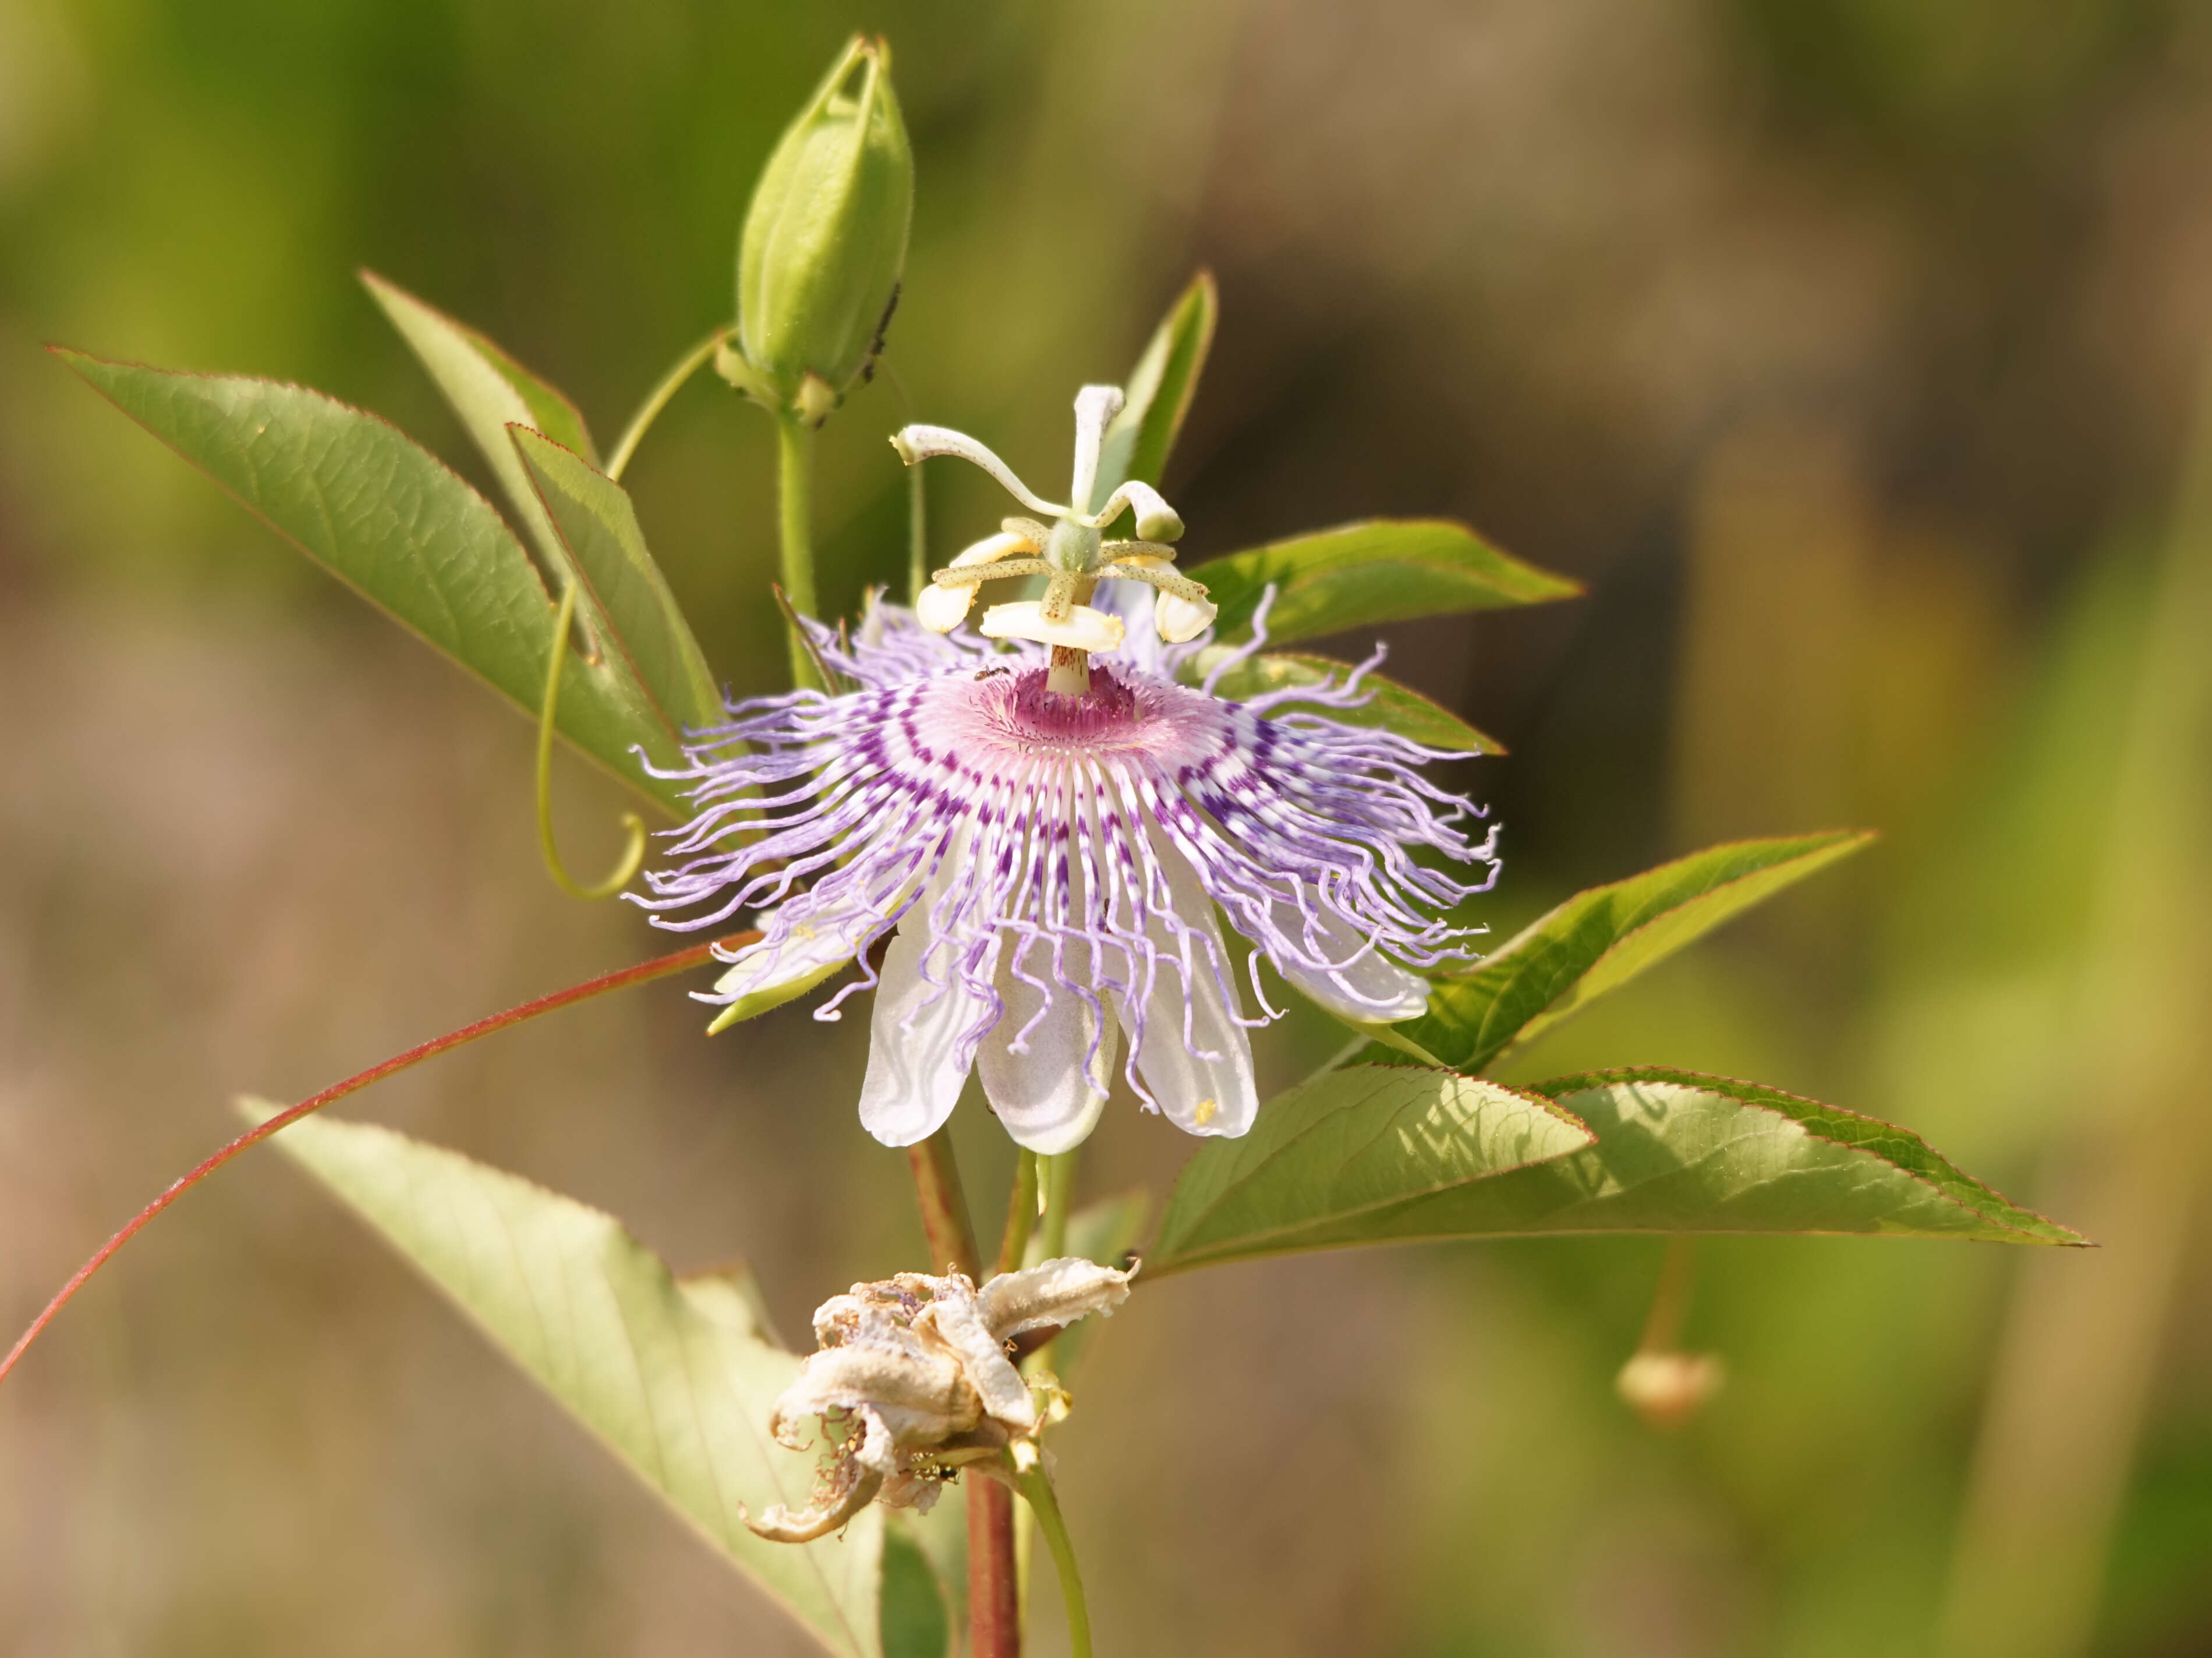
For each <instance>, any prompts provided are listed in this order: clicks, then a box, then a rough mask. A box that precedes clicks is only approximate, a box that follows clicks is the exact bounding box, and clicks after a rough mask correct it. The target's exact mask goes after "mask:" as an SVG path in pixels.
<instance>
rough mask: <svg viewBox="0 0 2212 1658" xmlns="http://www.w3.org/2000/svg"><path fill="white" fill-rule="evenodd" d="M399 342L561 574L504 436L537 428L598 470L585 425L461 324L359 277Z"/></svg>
mask: <svg viewBox="0 0 2212 1658" xmlns="http://www.w3.org/2000/svg"><path fill="white" fill-rule="evenodd" d="M361 280H362V286H363V287H365V288H368V291H369V294H370V295H371V297H373V298H374V300H375V301H376V302H377V304H378V306H379V307H381V308H382V310H383V312H384V314H385V315H386V317H387V318H389V319H391V322H392V326H393V327H394V328H396V329H398V331H399V337H401V338H402V339H404V340H405V341H406V342H407V343H408V345H409V346H410V348H411V349H413V351H414V353H415V355H416V358H417V359H418V360H419V361H421V362H422V367H424V368H425V369H426V370H428V373H429V375H430V378H431V380H434V381H435V382H436V384H437V387H438V389H439V390H440V391H441V392H444V393H445V394H446V401H447V403H449V404H452V405H453V412H454V414H456V415H458V416H459V417H460V422H461V425H462V427H463V428H464V429H465V430H466V431H467V433H468V434H469V438H470V440H471V441H472V442H473V443H475V445H476V446H477V449H479V450H480V451H482V452H483V458H484V460H485V462H486V464H487V465H489V466H490V467H491V470H492V476H493V477H496V478H497V479H498V480H499V484H500V488H501V489H504V490H505V491H506V492H507V500H508V501H510V502H511V503H513V507H514V511H515V513H516V515H517V516H518V517H519V518H520V520H521V522H522V525H523V527H524V528H525V529H526V531H529V534H530V537H531V541H532V544H534V545H535V546H536V547H537V548H538V550H539V552H541V553H542V554H544V556H545V557H546V558H547V559H548V560H549V561H550V562H552V563H553V565H554V567H555V568H558V566H559V562H560V555H559V553H558V551H557V550H556V539H555V537H554V535H553V531H552V526H551V525H550V524H549V523H548V522H547V521H546V517H545V509H544V507H541V506H540V505H539V504H538V496H537V495H536V493H535V492H534V491H533V490H532V489H531V487H530V478H529V475H528V474H527V473H526V471H524V470H523V467H522V464H521V462H520V460H519V459H517V458H516V456H515V452H514V449H513V446H512V445H511V444H509V443H508V441H507V428H508V427H510V426H514V425H522V426H528V427H531V428H535V429H536V430H538V431H540V432H543V433H544V434H545V435H546V436H548V437H550V438H551V439H552V440H554V441H555V442H556V443H558V444H560V445H561V446H562V447H563V448H566V449H568V450H570V451H572V452H574V453H576V454H580V455H582V456H583V457H585V459H587V460H591V461H592V462H594V463H596V461H597V452H596V451H595V450H594V449H593V448H592V434H590V433H589V432H587V431H586V430H585V428H584V417H583V416H582V415H580V414H579V413H578V412H577V410H576V406H575V405H574V404H572V403H570V402H569V401H568V398H566V397H564V396H562V394H561V393H560V392H557V391H556V390H555V389H554V388H553V387H552V386H550V385H548V384H546V382H544V380H540V379H538V376H536V375H535V374H532V373H531V372H530V371H529V370H528V369H526V368H525V367H523V366H522V365H521V364H520V363H519V362H517V361H515V360H514V359H513V357H511V356H509V355H507V353H506V352H505V351H503V350H501V349H500V348H499V347H498V346H496V345H495V344H493V343H492V342H491V341H490V340H489V339H488V338H486V337H484V336H483V335H482V334H479V333H478V332H477V331H476V330H475V329H473V328H470V327H468V326H466V325H464V324H461V323H459V322H456V321H454V320H453V318H451V317H449V316H447V314H446V313H444V312H442V311H440V310H439V309H437V308H436V307H435V306H431V305H427V304H425V303H424V302H423V301H421V300H418V299H416V297H415V295H412V294H410V293H409V292H408V291H407V290H406V289H405V288H401V287H399V286H398V285H397V284H396V283H393V282H386V280H385V279H384V278H383V277H381V276H378V275H377V274H376V273H375V272H374V270H363V271H362V273H361Z"/></svg>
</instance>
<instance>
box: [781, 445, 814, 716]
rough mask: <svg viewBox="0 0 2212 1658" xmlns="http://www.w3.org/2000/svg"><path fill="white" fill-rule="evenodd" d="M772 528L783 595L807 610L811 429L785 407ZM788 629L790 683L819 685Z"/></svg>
mask: <svg viewBox="0 0 2212 1658" xmlns="http://www.w3.org/2000/svg"><path fill="white" fill-rule="evenodd" d="M775 459H776V468H775V499H776V531H777V542H778V547H779V550H780V552H781V560H782V567H783V592H784V597H785V598H787V599H788V600H789V601H790V604H791V608H792V609H793V610H796V611H797V612H798V613H799V615H800V616H812V615H813V614H814V613H815V610H816V608H817V604H816V600H815V597H814V527H813V523H814V434H813V432H812V430H811V428H809V427H808V426H807V424H806V422H805V421H804V420H802V419H801V418H800V417H799V416H797V415H795V414H793V413H792V412H791V411H790V410H787V409H780V410H776V411H775ZM790 635H791V683H793V685H794V686H795V687H797V688H798V689H800V690H803V691H818V690H821V689H824V688H823V683H822V675H821V673H820V671H818V670H817V668H816V667H815V665H814V656H813V653H811V651H809V650H808V649H807V648H806V641H805V638H804V637H803V636H802V635H800V633H799V630H798V629H791V630H790Z"/></svg>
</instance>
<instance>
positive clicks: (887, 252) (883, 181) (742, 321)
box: [722, 36, 914, 424]
mask: <svg viewBox="0 0 2212 1658" xmlns="http://www.w3.org/2000/svg"><path fill="white" fill-rule="evenodd" d="M856 79H857V81H858V85H857V87H855V85H854V82H855V80H856ZM913 217H914V152H913V150H912V149H910V148H909V147H908V143H907V137H906V124H905V123H904V122H903V121H902V119H901V118H900V117H899V106H898V100H897V98H896V97H895V96H894V95H893V94H892V92H891V81H890V47H889V46H886V45H885V44H884V42H883V41H881V40H869V39H863V38H861V37H859V36H855V37H854V40H853V43H852V44H851V45H850V46H847V47H846V48H845V53H844V56H843V57H842V58H839V59H838V60H837V64H836V68H835V69H833V70H830V71H829V78H828V79H827V80H825V81H824V82H823V83H822V86H821V88H820V89H819V90H818V91H817V92H816V93H815V94H814V97H813V99H812V100H811V102H809V103H808V105H807V106H806V107H805V109H804V110H802V111H801V112H799V118H798V119H797V120H795V121H793V123H792V124H791V126H790V128H789V129H788V130H787V131H786V132H785V133H784V135H783V138H782V140H781V143H778V144H777V145H776V148H775V155H771V156H770V157H769V163H768V167H767V168H766V169H765V170H764V171H763V173H762V174H761V178H760V183H759V184H758V185H757V186H756V187H755V188H754V191H753V199H752V205H751V207H750V209H748V210H747V211H746V213H745V227H744V234H743V235H742V236H741V237H740V238H739V239H738V339H737V349H736V350H735V351H734V352H732V351H727V350H726V351H725V353H724V354H723V361H722V367H723V370H724V373H725V374H727V375H728V376H729V378H730V379H731V380H733V381H734V382H736V383H737V384H738V386H739V387H740V388H741V389H743V390H744V391H746V392H750V393H751V394H752V395H753V396H755V397H757V398H760V399H761V400H762V401H763V402H765V403H769V404H771V405H772V406H775V407H778V408H785V409H791V410H796V411H798V412H799V414H801V415H803V416H805V417H806V418H807V419H808V420H809V421H811V422H815V423H816V424H819V423H820V422H822V421H823V420H824V419H825V418H827V417H828V416H829V411H830V410H832V409H834V408H836V406H837V404H838V403H839V401H840V400H842V398H843V397H844V395H845V393H846V392H848V391H850V390H851V389H852V388H853V386H854V384H855V383H856V382H858V381H860V380H865V379H866V377H867V376H868V374H869V373H870V372H871V371H872V368H873V367H874V363H875V357H876V353H877V352H878V350H880V349H882V346H883V335H884V327H885V325H888V324H889V323H890V313H891V308H892V307H893V306H895V305H896V303H897V301H898V286H899V273H900V271H901V270H902V269H903V268H904V266H905V264H906V241H907V229H908V225H909V224H910V223H911V222H912V220H913ZM732 359H736V361H733V360H732Z"/></svg>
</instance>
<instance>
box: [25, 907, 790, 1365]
mask: <svg viewBox="0 0 2212 1658" xmlns="http://www.w3.org/2000/svg"><path fill="white" fill-rule="evenodd" d="M759 937H760V934H759V933H757V932H744V933H738V934H736V935H734V936H732V937H731V938H720V939H717V940H715V941H714V944H723V945H726V946H728V947H730V948H732V949H734V948H736V947H737V946H738V945H739V944H750V943H751V942H752V941H753V940H754V939H756V938H759ZM714 944H694V945H692V946H691V947H690V949H688V950H677V951H675V952H673V953H672V954H671V955H667V956H656V957H653V960H651V961H649V962H640V963H638V964H637V965H636V966H635V967H626V968H623V969H619V970H618V971H617V972H613V973H609V974H606V975H604V976H602V977H600V978H597V979H587V980H586V981H584V982H583V983H582V984H580V985H570V986H569V987H568V988H567V989H566V990H556V991H555V992H554V993H552V994H551V995H550V996H540V997H539V998H538V999H537V1000H536V1001H532V1002H525V1003H523V1004H522V1005H520V1006H519V1007H510V1008H508V1009H507V1011H506V1012H504V1013H495V1014H493V1015H492V1016H491V1017H489V1018H484V1019H478V1020H477V1022H476V1023H474V1024H465V1025H463V1026H462V1027H461V1028H460V1029H459V1030H449V1031H447V1033H446V1034H445V1035H442V1036H434V1037H432V1038H431V1039H430V1040H429V1041H428V1042H424V1043H423V1044H422V1046H421V1047H419V1048H409V1049H408V1050H407V1051H406V1052H405V1053H404V1054H394V1055H393V1056H392V1058H390V1059H388V1060H384V1061H383V1062H382V1063H380V1064H378V1065H373V1066H369V1068H368V1070H366V1071H363V1072H359V1073H358V1074H357V1075H355V1076H351V1077H348V1078H346V1079H345V1080H344V1081H343V1082H342V1083H336V1084H332V1085H331V1086H330V1087H328V1088H325V1090H323V1091H322V1092H321V1093H319V1094H314V1095H311V1096H308V1097H307V1098H306V1099H304V1100H301V1102H299V1104H297V1105H295V1106H293V1107H291V1108H289V1109H288V1110H284V1111H280V1112H278V1113H277V1114H276V1115H275V1116H273V1117H271V1118H270V1119H269V1121H267V1122H264V1123H263V1124H261V1125H260V1127H257V1128H249V1129H247V1130H246V1133H243V1134H240V1136H239V1137H238V1138H237V1139H234V1140H233V1141H231V1143H230V1144H229V1145H226V1146H224V1147H223V1148H222V1151H218V1152H216V1154H215V1155H214V1156H213V1157H210V1158H208V1159H207V1161H206V1162H204V1163H201V1164H200V1165H199V1166H198V1167H197V1168H196V1169H193V1170H192V1171H191V1173H190V1174H188V1175H185V1176H183V1177H182V1178H181V1179H179V1180H178V1181H175V1182H174V1183H173V1184H172V1185H171V1186H170V1187H169V1188H168V1190H167V1191H166V1192H164V1193H161V1196H160V1197H158V1198H155V1199H154V1201H153V1202H151V1203H149V1204H148V1205H147V1206H145V1207H144V1208H143V1209H141V1210H140V1211H139V1212H137V1214H136V1215H133V1216H132V1217H131V1219H130V1220H129V1221H128V1222H127V1223H126V1224H125V1226H124V1228H123V1230H121V1231H119V1232H118V1233H117V1234H116V1235H115V1236H113V1237H112V1238H110V1239H108V1241H107V1242H106V1243H104V1244H102V1245H101V1246H100V1253H99V1254H95V1255H94V1256H93V1258H92V1259H91V1260H88V1261H87V1262H85V1264H84V1265H83V1266H80V1267H78V1268H77V1269H76V1275H75V1276H74V1277H72V1278H70V1281H69V1282H68V1283H67V1284H64V1285H62V1287H61V1291H60V1293H59V1294H58V1295H56V1296H55V1297H54V1298H53V1299H52V1301H50V1302H48V1303H46V1310H45V1311H44V1312H42V1313H40V1315H38V1317H36V1318H35V1319H33V1320H32V1321H31V1327H30V1328H29V1329H27V1330H26V1331H24V1332H23V1333H22V1335H21V1337H20V1338H19V1339H17V1341H16V1343H15V1345H14V1346H13V1347H11V1348H9V1350H8V1357H5V1358H0V1382H5V1381H6V1380H7V1379H8V1375H9V1372H10V1371H11V1370H14V1369H15V1363H16V1361H17V1360H19V1359H20V1358H21V1357H23V1355H24V1353H25V1352H26V1351H28V1350H29V1348H30V1345H31V1344H32V1343H33V1342H34V1341H36V1340H37V1339H39V1335H40V1332H41V1331H43V1330H44V1329H45V1328H46V1326H48V1325H49V1324H51V1323H52V1322H53V1321H54V1315H56V1314H58V1313H59V1312H60V1311H61V1309H63V1308H64V1307H66V1306H67V1305H69V1302H70V1297H72V1296H74V1295H76V1292H77V1291H79V1290H82V1288H84V1286H85V1284H86V1282H87V1280H88V1279H89V1278H91V1277H92V1275H93V1274H94V1272H98V1271H99V1270H100V1268H101V1267H103V1266H106V1265H107V1263H108V1261H109V1260H112V1258H113V1257H114V1255H115V1253H116V1251H118V1249H120V1248H123V1246H124V1245H125V1244H126V1243H128V1242H131V1239H132V1238H134V1237H136V1236H138V1234H139V1233H140V1232H141V1231H143V1230H144V1229H145V1226H146V1224H147V1223H148V1222H149V1221H150V1220H152V1219H153V1218H154V1217H155V1216H156V1215H158V1214H160V1213H161V1212H162V1211H163V1210H164V1209H167V1207H168V1206H170V1205H171V1204H173V1203H174V1202H175V1201H176V1200H177V1199H179V1198H180V1197H182V1196H184V1194H185V1193H187V1192H189V1191H191V1189H192V1187H195V1186H197V1185H198V1184H199V1183H200V1182H201V1181H204V1180H205V1179H206V1178H207V1177H208V1176H209V1175H212V1174H213V1173H215V1171H216V1169H220V1168H222V1166H223V1164H225V1163H228V1162H229V1161H230V1160H231V1159H232V1158H233V1157H236V1156H237V1155H238V1154H239V1153H240V1152H241V1151H250V1150H251V1149H252V1148H253V1147H254V1146H257V1145H260V1144H261V1142H262V1141H264V1140H265V1139H268V1138H269V1137H270V1135H271V1134H273V1133H276V1131H277V1130H278V1129H280V1128H285V1127H290V1126H291V1125H292V1124H293V1123H295V1122H297V1121H300V1119H301V1118H302V1117H304V1116H307V1115H308V1114H310V1113H312V1112H316V1111H319V1110H321V1109H322V1108H324V1107H325V1106H326V1105H329V1104H330V1103H331V1102H333V1101H336V1100H342V1099H343V1098H344V1097H345V1096H347V1095H349V1094H355V1093H358V1092H360V1091H361V1090H362V1089H364V1088H366V1087H368V1085H369V1084H371V1083H379V1082H382V1081H383V1080H384V1079H385V1078H386V1077H390V1076H395V1075H397V1074H398V1072H402V1071H405V1070H409V1069H410V1068H411V1067H413V1066H418V1065H420V1064H422V1061H423V1060H435V1059H436V1058H437V1057H438V1055H440V1054H446V1053H450V1052H451V1051H452V1050H453V1049H454V1048H459V1047H461V1046H463V1045H464V1044H465V1043H468V1042H474V1041H476V1039H477V1037H479V1036H489V1035H491V1034H492V1032H493V1031H495V1030H504V1029H507V1027H508V1026H509V1025H516V1024H521V1023H525V1022H526V1021H527V1020H531V1019H534V1018H536V1017H538V1015H539V1014H541V1013H551V1012H554V1011H556V1010H558V1009H561V1008H564V1007H568V1006H570V1005H573V1004H574V1003H577V1002H586V1001H589V1000H590V999H592V997H594V996H604V995H605V994H607V993H608V992H610V991H615V990H627V989H628V988H629V987H630V986H632V985H641V984H650V983H651V982H652V981H653V980H655V979H665V978H666V977H667V976H668V975H670V974H671V973H681V972H683V971H684V969H687V968H693V967H697V966H699V965H700V964H702V963H704V962H706V961H708V960H709V959H710V958H711V957H712V956H713V954H714Z"/></svg>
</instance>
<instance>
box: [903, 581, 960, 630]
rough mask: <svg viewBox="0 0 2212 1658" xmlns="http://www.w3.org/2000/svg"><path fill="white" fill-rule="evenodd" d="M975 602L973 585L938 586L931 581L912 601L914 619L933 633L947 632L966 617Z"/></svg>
mask: <svg viewBox="0 0 2212 1658" xmlns="http://www.w3.org/2000/svg"><path fill="white" fill-rule="evenodd" d="M972 604H975V588H973V587H940V586H938V585H937V584H936V583H935V582H931V583H930V584H929V586H927V587H924V588H923V589H922V590H921V597H920V598H916V599H915V601H914V614H915V620H916V621H918V622H920V623H921V625H922V626H923V627H925V628H927V629H929V630H930V632H932V633H933V634H949V633H951V631H952V630H953V629H955V628H957V627H958V626H959V625H960V624H961V623H962V622H963V621H964V620H966V619H967V616H968V610H969V606H970V605H972Z"/></svg>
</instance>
